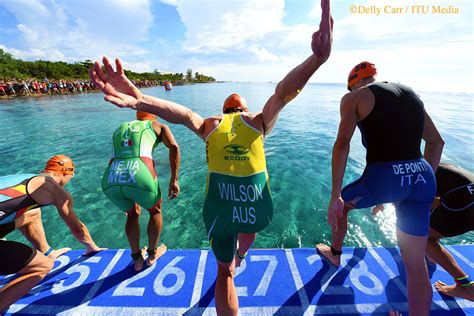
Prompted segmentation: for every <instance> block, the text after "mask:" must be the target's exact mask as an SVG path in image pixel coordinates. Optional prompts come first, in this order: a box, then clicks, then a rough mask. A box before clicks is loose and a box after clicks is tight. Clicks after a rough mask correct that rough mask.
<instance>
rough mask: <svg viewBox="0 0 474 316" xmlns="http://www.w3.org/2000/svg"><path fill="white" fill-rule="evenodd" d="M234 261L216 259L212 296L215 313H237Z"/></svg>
mask: <svg viewBox="0 0 474 316" xmlns="http://www.w3.org/2000/svg"><path fill="white" fill-rule="evenodd" d="M234 274H235V267H234V262H233V261H232V262H221V261H217V280H216V288H215V291H214V297H215V300H216V311H217V315H226V316H227V315H237V311H238V309H239V299H238V297H237V292H236V290H235V284H234Z"/></svg>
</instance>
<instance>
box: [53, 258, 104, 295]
mask: <svg viewBox="0 0 474 316" xmlns="http://www.w3.org/2000/svg"><path fill="white" fill-rule="evenodd" d="M100 259H101V258H100V257H90V258H89V259H87V260H85V261H84V262H83V263H86V262H88V263H98V262H99V261H100ZM64 273H66V274H69V275H71V274H73V273H79V278H77V280H76V281H74V282H73V283H71V284H69V285H64V281H65V280H60V281H59V282H58V283H54V284H53V287H52V288H51V293H53V294H59V293H62V292H65V291H67V290H70V289H73V288H75V287H78V286H81V285H82V283H84V281H85V280H87V278H88V277H89V274H90V273H91V269H90V268H89V267H88V266H87V265H85V264H78V265H74V266H72V267H70V268H69V269H67V270H66V271H65V272H64Z"/></svg>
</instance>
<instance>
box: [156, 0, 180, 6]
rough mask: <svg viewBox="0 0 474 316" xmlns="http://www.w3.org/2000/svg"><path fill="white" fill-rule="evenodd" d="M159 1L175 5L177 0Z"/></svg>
mask: <svg viewBox="0 0 474 316" xmlns="http://www.w3.org/2000/svg"><path fill="white" fill-rule="evenodd" d="M160 2H161V3H164V4H167V5H172V6H177V5H178V1H177V0H160Z"/></svg>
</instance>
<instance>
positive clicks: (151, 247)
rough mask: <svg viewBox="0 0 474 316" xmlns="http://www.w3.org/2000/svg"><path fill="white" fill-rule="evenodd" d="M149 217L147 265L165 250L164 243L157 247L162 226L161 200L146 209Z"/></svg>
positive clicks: (152, 262) (150, 264)
mask: <svg viewBox="0 0 474 316" xmlns="http://www.w3.org/2000/svg"><path fill="white" fill-rule="evenodd" d="M148 212H149V213H150V219H149V220H148V228H147V233H148V258H147V260H146V264H147V266H152V265H153V264H154V263H155V262H156V260H158V259H159V258H160V257H161V256H162V255H163V254H164V253H165V252H166V249H167V248H166V245H164V244H162V245H160V247H158V248H157V245H158V241H159V240H160V235H161V229H162V227H163V217H162V215H161V201H160V202H159V203H158V204H157V205H155V206H153V207H152V208H150V209H149V210H148Z"/></svg>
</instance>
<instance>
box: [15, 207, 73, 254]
mask: <svg viewBox="0 0 474 316" xmlns="http://www.w3.org/2000/svg"><path fill="white" fill-rule="evenodd" d="M15 227H16V228H18V230H19V231H20V232H21V233H22V234H23V236H25V238H26V239H27V240H28V241H29V242H30V243H31V244H32V245H33V247H35V248H36V249H37V250H39V251H41V252H42V253H46V252H48V251H49V250H50V249H51V247H50V246H49V244H48V241H47V240H46V234H45V232H44V228H43V221H42V220H41V209H40V208H36V209H33V210H30V211H28V212H26V213H24V214H23V215H22V216H20V217H18V218H16V219H15ZM69 250H71V248H68V247H66V248H60V249H56V250H52V251H50V252H49V254H48V257H49V258H50V259H52V260H55V259H56V258H57V257H59V256H61V255H63V254H65V253H66V252H68V251H69Z"/></svg>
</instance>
